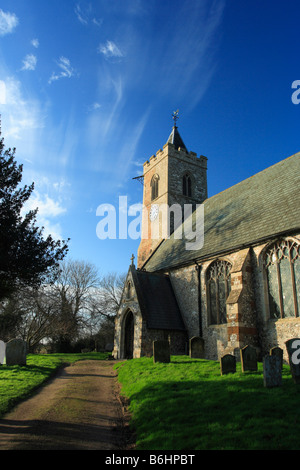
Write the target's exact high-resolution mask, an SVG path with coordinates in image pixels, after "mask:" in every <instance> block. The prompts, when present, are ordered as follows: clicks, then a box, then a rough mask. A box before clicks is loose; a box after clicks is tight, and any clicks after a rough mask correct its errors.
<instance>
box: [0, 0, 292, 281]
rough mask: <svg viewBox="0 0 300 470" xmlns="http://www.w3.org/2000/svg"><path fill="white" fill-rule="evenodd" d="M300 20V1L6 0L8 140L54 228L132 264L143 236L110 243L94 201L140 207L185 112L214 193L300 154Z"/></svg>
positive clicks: (2, 91) (1, 69) (3, 49)
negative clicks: (160, 153) (141, 178)
mask: <svg viewBox="0 0 300 470" xmlns="http://www.w3.org/2000/svg"><path fill="white" fill-rule="evenodd" d="M299 20H300V3H299V0H288V2H287V1H282V0H276V2H274V1H269V0H263V1H262V0H260V1H258V0H243V1H238V0H216V1H214V0H173V1H169V0H163V1H162V0H147V1H146V0H94V1H85V0H82V1H76V0H74V1H73V0H60V1H58V0H51V1H50V2H45V1H41V0H13V1H12V0H1V2H0V112H1V115H2V135H3V137H4V138H5V144H6V146H11V147H16V148H17V154H16V157H17V161H18V162H19V163H23V165H24V182H27V183H30V182H32V181H34V182H35V193H34V195H33V196H32V198H31V206H32V207H39V216H38V221H39V224H40V225H44V226H45V233H48V232H50V233H52V234H53V236H54V237H59V238H67V237H70V238H71V242H70V252H69V255H68V256H69V257H71V258H73V259H79V260H86V261H89V262H92V263H94V264H95V265H96V266H97V267H98V268H99V271H100V273H102V274H105V273H107V272H111V271H115V272H126V271H127V268H128V265H129V263H130V257H131V254H132V253H134V254H135V255H136V251H137V247H138V244H139V240H130V239H127V240H126V239H125V240H123V239H122V240H119V239H117V240H99V239H98V238H97V235H96V226H97V223H98V222H99V217H97V216H96V209H97V207H98V206H99V205H100V204H105V203H107V204H113V205H114V206H116V208H117V207H118V198H119V196H127V197H128V204H129V205H131V204H134V203H140V202H142V185H141V184H140V183H139V182H138V181H136V180H133V179H132V178H133V177H134V176H137V175H139V174H141V173H142V164H143V163H144V162H145V161H146V160H147V159H148V158H149V157H150V156H151V155H152V154H154V153H155V152H156V151H157V150H158V149H160V148H162V146H163V145H164V144H165V142H166V141H167V138H168V136H169V134H170V132H171V129H172V125H173V122H172V118H171V115H172V112H173V111H175V110H176V109H179V116H180V117H179V121H178V128H179V131H180V134H181V136H182V138H183V140H184V142H185V145H186V146H187V148H188V149H189V150H192V151H194V152H196V153H197V154H198V155H200V154H203V155H205V156H206V157H207V158H208V192H209V196H212V195H213V194H216V193H218V192H219V191H222V190H223V189H226V188H227V187H229V186H232V185H233V184H235V183H238V182H239V181H241V180H243V179H245V178H247V177H249V176H251V175H253V174H255V173H257V172H258V171H261V170H263V169H264V168H266V167H268V166H270V165H273V164H274V163H277V162H278V161H280V160H282V159H284V158H286V157H289V156H290V155H292V154H294V153H296V152H298V151H300V144H299V122H300V105H297V104H294V103H293V102H292V99H291V97H292V93H293V92H294V91H295V90H293V89H292V83H293V82H294V81H295V80H300V62H299V53H298V44H299ZM299 96H300V95H299ZM283 177H284V175H283Z"/></svg>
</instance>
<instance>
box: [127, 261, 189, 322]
mask: <svg viewBox="0 0 300 470" xmlns="http://www.w3.org/2000/svg"><path fill="white" fill-rule="evenodd" d="M130 269H131V273H132V278H133V282H134V285H135V290H136V293H137V297H138V301H139V305H140V308H141V312H142V316H143V318H145V319H146V323H147V328H150V329H157V330H160V329H163V330H185V326H184V323H183V320H182V317H181V313H180V310H179V306H178V303H177V300H176V298H175V295H174V292H173V289H172V285H171V281H170V279H169V277H168V276H166V275H164V274H156V273H149V272H145V271H139V270H136V269H135V268H134V267H133V266H131V267H130Z"/></svg>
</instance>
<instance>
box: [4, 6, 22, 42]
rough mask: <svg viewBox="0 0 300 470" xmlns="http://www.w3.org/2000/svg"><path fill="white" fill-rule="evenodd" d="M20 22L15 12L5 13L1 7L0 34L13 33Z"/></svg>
mask: <svg viewBox="0 0 300 470" xmlns="http://www.w3.org/2000/svg"><path fill="white" fill-rule="evenodd" d="M18 23H19V20H18V18H17V17H16V15H15V14H14V13H9V12H7V13H5V12H4V11H3V10H1V9H0V36H5V34H9V33H12V32H13V30H14V29H15V28H16V26H17V25H18Z"/></svg>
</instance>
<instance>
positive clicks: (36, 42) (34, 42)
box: [31, 38, 40, 49]
mask: <svg viewBox="0 0 300 470" xmlns="http://www.w3.org/2000/svg"><path fill="white" fill-rule="evenodd" d="M31 44H32V45H33V47H35V48H36V49H37V48H38V47H39V45H40V43H39V40H38V39H37V38H35V39H32V41H31Z"/></svg>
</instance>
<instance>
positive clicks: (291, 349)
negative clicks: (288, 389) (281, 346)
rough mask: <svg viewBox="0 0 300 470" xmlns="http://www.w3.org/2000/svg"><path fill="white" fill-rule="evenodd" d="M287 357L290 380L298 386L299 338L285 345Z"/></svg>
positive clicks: (299, 379) (299, 376)
mask: <svg viewBox="0 0 300 470" xmlns="http://www.w3.org/2000/svg"><path fill="white" fill-rule="evenodd" d="M285 346H286V350H287V353H288V356H289V364H290V369H291V374H292V378H293V381H294V383H295V384H300V338H292V339H289V340H288V341H286V343H285Z"/></svg>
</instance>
